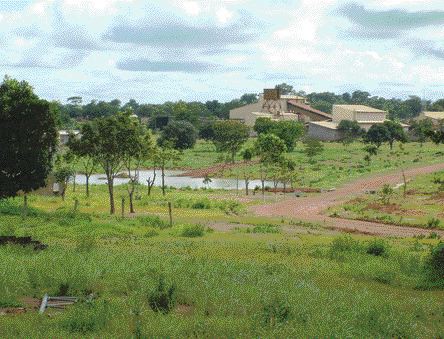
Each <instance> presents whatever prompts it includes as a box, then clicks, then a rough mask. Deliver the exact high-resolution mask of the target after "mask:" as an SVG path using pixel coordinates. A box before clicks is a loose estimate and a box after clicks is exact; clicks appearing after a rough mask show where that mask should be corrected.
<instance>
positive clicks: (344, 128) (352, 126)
mask: <svg viewBox="0 0 444 339" xmlns="http://www.w3.org/2000/svg"><path fill="white" fill-rule="evenodd" d="M338 131H339V132H340V133H341V142H342V143H343V144H344V145H348V144H350V143H352V142H353V141H354V140H356V139H359V138H361V137H362V136H363V135H365V130H363V129H362V128H361V126H359V124H358V122H357V121H351V120H341V121H340V122H339V125H338Z"/></svg>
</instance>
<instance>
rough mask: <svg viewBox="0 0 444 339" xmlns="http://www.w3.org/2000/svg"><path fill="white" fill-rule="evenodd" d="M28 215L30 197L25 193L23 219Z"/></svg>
mask: <svg viewBox="0 0 444 339" xmlns="http://www.w3.org/2000/svg"><path fill="white" fill-rule="evenodd" d="M27 215H28V195H27V194H26V193H25V194H24V196H23V217H26V216H27Z"/></svg>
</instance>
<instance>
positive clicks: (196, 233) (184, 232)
mask: <svg viewBox="0 0 444 339" xmlns="http://www.w3.org/2000/svg"><path fill="white" fill-rule="evenodd" d="M177 230H178V235H179V236H181V237H188V238H196V237H202V236H203V235H204V233H205V228H204V227H203V226H202V225H199V224H184V225H180V226H178V227H177Z"/></svg>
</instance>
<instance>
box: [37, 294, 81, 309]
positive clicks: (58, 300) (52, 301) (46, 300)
mask: <svg viewBox="0 0 444 339" xmlns="http://www.w3.org/2000/svg"><path fill="white" fill-rule="evenodd" d="M77 301H78V298H76V297H50V296H48V295H47V294H45V296H44V297H43V299H42V303H41V305H40V311H39V313H40V314H42V313H44V312H45V310H46V309H47V308H57V309H64V308H65V307H66V306H70V305H72V304H74V303H76V302H77Z"/></svg>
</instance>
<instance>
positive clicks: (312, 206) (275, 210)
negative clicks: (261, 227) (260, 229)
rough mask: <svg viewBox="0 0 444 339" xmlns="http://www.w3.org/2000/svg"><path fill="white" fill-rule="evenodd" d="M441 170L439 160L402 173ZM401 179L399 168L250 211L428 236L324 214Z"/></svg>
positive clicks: (370, 231)
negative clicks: (334, 188) (325, 190)
mask: <svg viewBox="0 0 444 339" xmlns="http://www.w3.org/2000/svg"><path fill="white" fill-rule="evenodd" d="M443 169H444V163H441V164H435V165H429V166H425V167H417V168H411V169H407V170H405V175H406V177H407V179H409V178H412V177H414V176H417V175H420V174H428V173H433V172H436V171H439V170H443ZM402 182H403V179H402V174H401V172H400V171H399V172H397V173H389V174H382V175H381V174H379V175H371V176H368V177H366V178H362V179H358V180H355V181H353V182H351V183H348V184H346V185H344V186H342V187H340V188H338V189H337V190H336V191H333V192H325V193H321V194H319V195H316V196H312V197H304V198H294V197H292V198H289V199H286V200H284V201H280V202H277V203H272V204H267V205H259V206H254V207H252V208H251V210H252V212H253V213H255V214H256V215H263V216H283V217H294V218H295V219H297V220H304V221H310V222H316V223H320V224H321V225H323V226H325V227H330V228H334V229H339V230H347V231H354V232H357V233H364V234H374V235H381V236H396V237H412V236H415V235H420V234H424V235H429V234H430V233H431V230H426V229H420V228H414V227H402V226H394V225H385V224H379V223H376V222H366V221H357V220H347V219H339V218H331V217H328V216H327V215H325V214H323V212H324V211H325V210H326V209H327V208H329V207H331V206H335V205H339V204H341V203H344V202H346V201H348V200H350V199H351V198H353V197H356V196H358V195H361V194H364V191H366V190H375V189H379V188H381V187H382V186H383V185H384V184H391V185H397V184H400V183H402ZM434 232H436V233H438V234H440V235H441V236H442V237H444V231H437V230H435V231H434Z"/></svg>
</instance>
